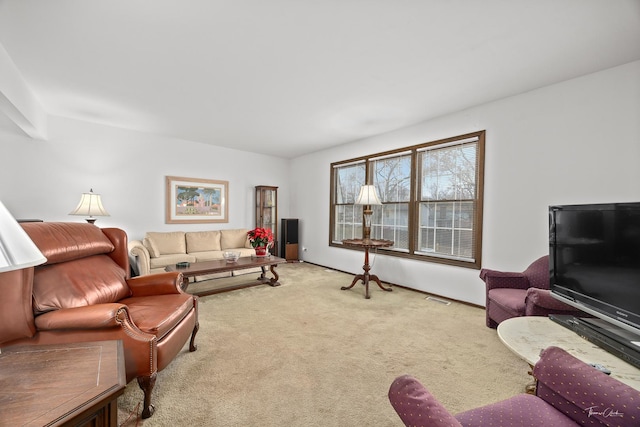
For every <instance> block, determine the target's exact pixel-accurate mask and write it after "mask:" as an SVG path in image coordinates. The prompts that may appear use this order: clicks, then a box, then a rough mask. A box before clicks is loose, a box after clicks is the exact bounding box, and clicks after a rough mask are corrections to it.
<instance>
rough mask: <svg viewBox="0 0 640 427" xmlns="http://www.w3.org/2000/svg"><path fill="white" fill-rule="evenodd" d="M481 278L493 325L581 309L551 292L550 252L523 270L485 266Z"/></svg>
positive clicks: (490, 323) (487, 314) (489, 322)
mask: <svg viewBox="0 0 640 427" xmlns="http://www.w3.org/2000/svg"><path fill="white" fill-rule="evenodd" d="M480 278H481V279H482V280H483V281H484V282H485V284H486V309H485V310H486V317H487V326H488V327H490V328H496V327H497V326H498V324H500V322H502V321H504V320H507V319H510V318H512V317H518V316H548V315H549V314H576V313H581V312H580V311H579V310H577V309H575V308H573V307H571V306H569V305H567V304H565V303H563V302H561V301H559V300H557V299H555V298H553V297H552V296H551V292H550V291H549V256H548V255H545V256H542V257H540V258H538V259H537V260H535V261H534V262H533V263H531V265H529V267H527V269H526V270H525V271H523V272H522V273H516V272H503V271H496V270H489V269H486V268H483V269H482V270H480Z"/></svg>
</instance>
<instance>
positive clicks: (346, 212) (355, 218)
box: [333, 205, 362, 242]
mask: <svg viewBox="0 0 640 427" xmlns="http://www.w3.org/2000/svg"><path fill="white" fill-rule="evenodd" d="M335 218H336V219H335V227H334V233H333V241H337V242H340V241H342V240H345V239H359V238H361V237H362V206H360V205H337V206H336V207H335Z"/></svg>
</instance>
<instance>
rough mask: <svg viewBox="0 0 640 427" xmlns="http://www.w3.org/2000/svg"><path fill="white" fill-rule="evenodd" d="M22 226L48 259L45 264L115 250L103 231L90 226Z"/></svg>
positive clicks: (50, 224) (34, 224) (64, 224)
mask: <svg viewBox="0 0 640 427" xmlns="http://www.w3.org/2000/svg"><path fill="white" fill-rule="evenodd" d="M21 225H22V228H23V229H24V230H25V231H26V232H27V234H28V235H29V237H30V238H31V240H33V242H34V243H35V244H36V246H37V247H38V249H40V252H42V254H43V255H44V256H45V257H46V258H47V264H55V263H59V262H66V261H72V260H74V259H79V258H83V257H86V256H91V255H97V254H107V253H111V252H113V250H114V248H115V246H113V243H111V240H109V238H108V237H107V236H105V235H104V233H103V232H102V230H101V229H100V228H98V227H96V226H94V225H93V224H87V223H68V222H60V223H56V222H54V223H51V222H49V223H45V222H28V223H23V224H21Z"/></svg>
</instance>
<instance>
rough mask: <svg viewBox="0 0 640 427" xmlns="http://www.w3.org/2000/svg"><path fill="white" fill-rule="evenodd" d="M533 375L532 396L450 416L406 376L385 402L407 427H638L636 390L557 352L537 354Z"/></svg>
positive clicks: (639, 394) (395, 383)
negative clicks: (535, 385)
mask: <svg viewBox="0 0 640 427" xmlns="http://www.w3.org/2000/svg"><path fill="white" fill-rule="evenodd" d="M533 375H534V377H535V378H536V381H537V388H536V395H531V394H519V395H517V396H514V397H511V398H509V399H506V400H503V401H500V402H497V403H492V404H489V405H486V406H482V407H480V408H475V409H471V410H469V411H465V412H461V413H459V414H457V415H455V416H454V415H452V414H450V413H449V412H448V411H447V410H446V409H445V408H444V407H443V406H442V404H440V402H438V401H437V400H436V398H435V397H433V395H432V394H431V393H429V391H428V390H427V389H425V388H424V386H423V385H422V384H421V383H420V382H419V381H418V380H417V379H415V378H413V377H411V376H409V375H403V376H400V377H398V378H396V379H395V380H394V381H393V383H392V384H391V387H390V388H389V401H390V402H391V404H392V405H393V408H394V409H395V410H396V412H397V413H398V415H399V416H400V418H401V419H402V421H403V422H404V424H405V425H406V426H411V427H420V426H430V427H452V426H458V427H469V426H478V427H482V426H487V427H488V426H493V427H498V426H518V427H525V426H531V427H533V426H545V427H546V426H553V427H567V426H577V425H588V426H620V427H627V426H629V427H630V426H640V391H638V390H636V389H634V388H632V387H630V386H628V385H626V384H623V383H621V382H620V381H618V380H616V379H615V378H612V377H610V376H608V375H606V374H604V373H602V372H600V371H598V370H596V369H595V368H593V367H591V366H589V365H588V364H586V363H584V362H582V361H580V360H578V359H576V358H575V357H573V356H572V355H570V354H569V353H567V352H566V351H564V350H562V349H561V348H558V347H549V348H547V349H545V350H544V351H542V352H541V354H540V360H539V361H538V363H536V365H535V367H534V368H533Z"/></svg>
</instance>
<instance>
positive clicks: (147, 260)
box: [129, 240, 151, 276]
mask: <svg viewBox="0 0 640 427" xmlns="http://www.w3.org/2000/svg"><path fill="white" fill-rule="evenodd" d="M129 259H130V262H131V267H132V268H133V271H134V272H135V273H136V274H137V275H138V276H146V275H147V274H151V255H150V254H149V251H148V250H147V248H145V247H144V245H143V244H142V241H140V240H131V241H129Z"/></svg>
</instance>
